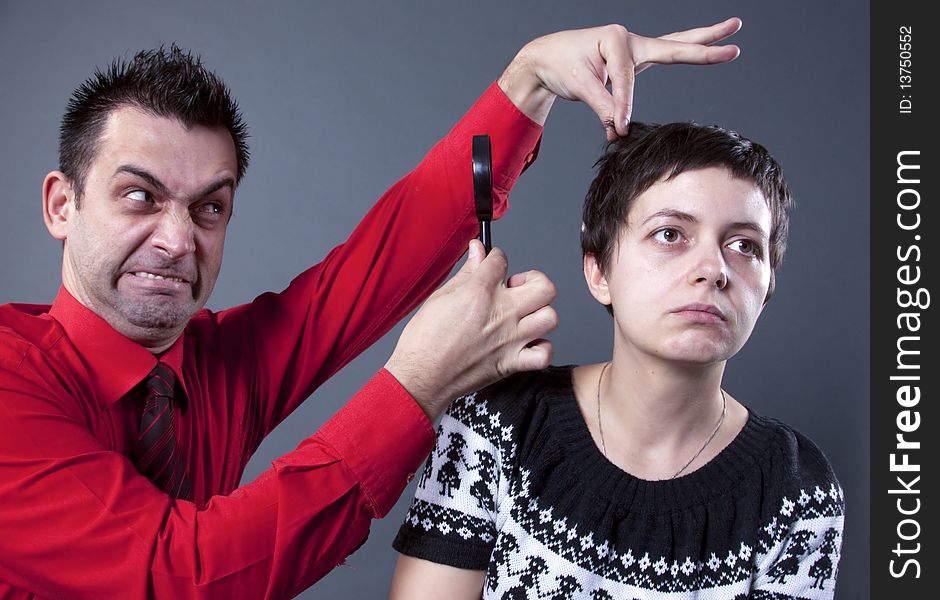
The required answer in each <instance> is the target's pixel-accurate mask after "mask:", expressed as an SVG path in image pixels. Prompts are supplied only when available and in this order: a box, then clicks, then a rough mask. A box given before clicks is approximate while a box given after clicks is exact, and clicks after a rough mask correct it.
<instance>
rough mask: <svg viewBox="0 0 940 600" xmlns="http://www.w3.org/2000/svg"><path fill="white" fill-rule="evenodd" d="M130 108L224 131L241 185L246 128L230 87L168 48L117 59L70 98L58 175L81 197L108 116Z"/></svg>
mask: <svg viewBox="0 0 940 600" xmlns="http://www.w3.org/2000/svg"><path fill="white" fill-rule="evenodd" d="M128 106H129V107H134V108H138V109H140V110H143V111H145V112H148V113H150V114H153V115H154V116H159V117H168V118H175V119H177V120H179V122H180V123H182V124H183V125H184V126H185V127H194V126H197V125H200V126H204V127H211V128H224V129H226V130H227V131H228V132H229V133H230V134H231V136H232V141H233V142H234V143H235V158H236V163H237V169H238V172H237V174H236V183H237V182H238V181H241V178H242V175H244V174H245V169H247V168H248V144H247V141H246V140H247V138H248V127H247V126H246V125H245V123H244V121H243V120H242V115H241V112H240V111H239V109H238V103H237V102H236V101H235V99H234V98H232V95H231V93H230V92H229V89H228V87H227V86H226V85H225V83H223V82H222V80H221V79H220V78H219V77H218V76H217V75H216V74H215V73H213V72H212V71H209V70H208V69H207V68H206V67H205V66H203V64H202V60H201V59H200V57H199V56H198V55H193V53H192V52H188V51H184V50H182V49H180V48H179V47H178V46H177V45H176V44H173V45H171V46H170V47H169V48H166V47H164V46H161V47H160V48H157V49H156V50H143V51H141V52H138V53H137V54H135V55H134V58H132V59H131V60H130V61H129V62H128V61H126V60H123V59H120V58H117V59H115V60H114V61H112V62H111V64H110V65H109V66H108V68H107V69H105V70H103V71H102V70H101V69H96V70H95V74H94V75H92V76H91V77H90V78H89V79H88V80H86V81H85V82H84V83H83V84H82V85H80V86H79V87H78V88H77V89H76V90H75V91H74V92H72V96H71V98H69V103H68V106H67V107H66V109H65V115H64V116H63V117H62V127H61V129H60V134H59V170H60V171H62V172H63V173H65V175H66V176H67V177H68V178H69V179H71V180H72V182H73V185H74V187H75V191H76V196H77V197H80V196H81V194H82V190H83V188H84V184H85V178H86V176H87V175H88V170H89V168H90V167H91V163H92V162H93V161H94V159H95V156H96V155H97V152H98V143H99V141H100V139H101V135H102V133H103V131H104V128H105V126H106V124H107V121H108V117H109V116H110V114H111V112H112V111H114V110H116V109H119V108H123V107H128Z"/></svg>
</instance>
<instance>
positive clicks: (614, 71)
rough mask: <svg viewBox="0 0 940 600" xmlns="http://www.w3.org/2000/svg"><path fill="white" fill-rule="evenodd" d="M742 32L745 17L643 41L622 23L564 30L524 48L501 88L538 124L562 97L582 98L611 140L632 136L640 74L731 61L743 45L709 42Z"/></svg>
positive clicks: (542, 122)
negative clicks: (659, 67) (653, 67)
mask: <svg viewBox="0 0 940 600" xmlns="http://www.w3.org/2000/svg"><path fill="white" fill-rule="evenodd" d="M740 28H741V19H739V18H737V17H732V18H730V19H728V20H726V21H722V22H721V23H716V24H714V25H711V26H709V27H699V28H696V29H688V30H685V31H677V32H675V33H670V34H668V35H663V36H660V37H644V36H642V35H637V34H635V33H631V32H630V31H628V30H627V29H626V28H624V27H623V26H621V25H606V26H604V27H594V28H591V29H578V30H572V31H561V32H558V33H553V34H550V35H546V36H543V37H540V38H538V39H535V40H533V41H531V42H529V43H528V44H526V45H525V46H524V47H523V48H522V50H520V51H519V53H518V54H517V55H516V57H515V58H514V59H513V61H512V62H511V63H510V64H509V66H508V67H507V68H506V70H505V71H504V72H503V74H502V76H501V77H500V78H499V86H500V88H502V90H503V92H505V93H506V95H507V96H508V97H509V99H510V100H512V102H513V104H515V105H516V106H517V107H518V108H519V110H521V111H522V112H524V113H525V114H526V115H527V116H528V117H529V118H531V119H532V120H534V121H535V122H537V123H539V124H544V123H545V119H546V118H547V117H548V112H549V111H550V110H551V107H552V102H554V100H555V98H556V97H561V98H565V99H566V100H581V101H583V102H584V103H586V104H587V105H588V106H590V107H591V110H593V111H594V112H595V113H596V114H597V116H598V118H600V120H601V123H602V124H603V125H604V128H605V129H606V130H607V139H608V140H612V139H614V138H615V137H618V136H623V135H626V134H627V128H628V126H629V123H630V118H631V114H632V112H633V84H634V78H635V76H636V74H637V73H639V72H640V71H643V70H644V69H646V68H647V67H649V66H650V65H653V64H663V65H665V64H690V65H711V64H718V63H725V62H730V61H732V60H734V59H735V58H737V56H738V54H739V53H740V50H739V49H738V47H737V46H734V45H725V46H709V45H708V44H712V43H715V42H720V41H721V40H724V39H726V38H728V37H729V36H731V35H732V34H734V33H735V32H737V31H738V29H740ZM608 84H610V90H609V91H608V90H607V85H608Z"/></svg>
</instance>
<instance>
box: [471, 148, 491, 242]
mask: <svg viewBox="0 0 940 600" xmlns="http://www.w3.org/2000/svg"><path fill="white" fill-rule="evenodd" d="M473 198H474V201H475V203H476V211H477V220H478V221H479V222H480V241H481V242H483V247H484V248H485V249H486V253H487V254H489V253H490V250H492V249H493V237H492V232H491V231H490V222H491V221H492V220H493V153H492V151H491V150H490V136H488V135H475V136H473Z"/></svg>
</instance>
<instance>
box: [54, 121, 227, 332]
mask: <svg viewBox="0 0 940 600" xmlns="http://www.w3.org/2000/svg"><path fill="white" fill-rule="evenodd" d="M236 172H237V171H236V158H235V146H234V143H233V142H232V138H231V135H230V134H229V133H228V132H227V131H225V130H224V129H209V128H206V127H199V126H196V127H193V128H192V129H186V127H184V126H183V125H182V124H181V123H180V122H179V121H177V120H175V119H169V118H165V117H156V116H153V115H150V114H147V113H145V112H142V111H140V110H138V109H136V108H129V107H124V108H120V109H117V110H115V111H113V112H112V113H111V115H110V117H109V119H108V123H107V126H106V128H105V130H104V134H103V135H102V137H101V139H100V141H99V144H98V153H97V156H96V157H95V159H94V161H93V162H92V164H91V166H90V169H89V171H88V175H87V177H86V180H85V186H84V191H83V194H82V196H81V199H80V203H79V205H80V209H79V210H74V211H72V212H71V216H70V217H69V219H68V224H67V236H66V238H65V257H64V263H63V281H64V282H65V285H66V288H67V289H68V290H69V291H70V292H71V293H72V294H73V295H75V296H76V298H77V299H78V300H79V301H81V302H82V303H83V304H84V305H85V306H87V307H88V308H90V309H91V310H93V311H94V312H95V313H97V314H98V315H99V316H101V317H102V318H104V319H105V320H106V321H108V323H110V324H111V326H112V327H114V328H115V329H116V330H117V331H119V332H121V333H122V334H124V335H126V336H127V337H130V338H131V339H133V340H135V341H137V342H139V343H142V344H144V345H147V346H149V347H154V346H155V345H156V346H160V345H165V343H167V342H172V340H174V339H176V337H177V336H178V335H179V334H180V333H181V332H182V330H183V328H184V327H185V326H186V323H187V322H188V321H189V319H190V318H191V317H192V316H193V314H195V313H196V311H198V310H199V309H200V308H202V307H203V305H205V303H206V300H207V299H208V298H209V294H210V293H211V292H212V288H213V287H214V286H215V281H216V278H217V277H218V274H219V268H220V267H221V265H222V251H223V246H224V242H225V230H226V226H227V225H228V220H229V217H230V215H231V211H232V202H233V198H234V192H235V174H236Z"/></svg>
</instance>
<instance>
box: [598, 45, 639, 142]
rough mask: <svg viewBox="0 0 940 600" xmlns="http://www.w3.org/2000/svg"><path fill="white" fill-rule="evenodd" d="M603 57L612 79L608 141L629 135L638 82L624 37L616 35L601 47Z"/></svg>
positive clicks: (634, 65)
mask: <svg viewBox="0 0 940 600" xmlns="http://www.w3.org/2000/svg"><path fill="white" fill-rule="evenodd" d="M600 51H601V56H603V57H604V60H605V61H607V75H608V77H610V92H611V105H612V108H613V110H612V114H611V115H610V116H611V117H612V120H611V122H609V123H606V125H607V141H611V140H613V139H614V138H615V137H617V136H618V135H619V136H624V135H627V127H628V125H629V123H630V118H631V117H632V115H633V85H634V83H635V81H636V64H635V63H634V61H633V57H632V55H631V53H630V49H629V47H628V45H627V38H626V36H624V35H615V36H611V37H610V38H608V39H607V41H606V43H602V44H601V46H600Z"/></svg>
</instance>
